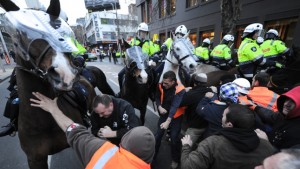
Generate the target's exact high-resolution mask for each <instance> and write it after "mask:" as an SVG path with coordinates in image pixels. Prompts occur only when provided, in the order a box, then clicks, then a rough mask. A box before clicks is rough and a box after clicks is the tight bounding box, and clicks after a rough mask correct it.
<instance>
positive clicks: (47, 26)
mask: <svg viewBox="0 0 300 169" xmlns="http://www.w3.org/2000/svg"><path fill="white" fill-rule="evenodd" d="M0 3H1V5H2V7H3V8H4V9H5V10H6V11H7V13H6V14H5V17H6V19H7V21H6V22H5V23H6V26H7V30H8V31H9V34H10V35H11V37H12V40H13V44H14V47H15V51H16V63H17V70H16V74H17V86H18V91H19V98H20V100H21V102H20V112H19V119H18V126H19V127H18V128H19V139H20V143H21V147H22V149H23V151H24V152H25V154H26V155H27V159H28V164H29V167H30V168H31V169H45V168H48V165H47V158H48V155H50V154H54V153H57V152H59V151H61V150H63V149H65V148H67V147H68V146H69V145H68V143H67V140H66V136H65V134H64V131H62V130H61V129H60V128H59V127H58V126H57V124H56V122H55V121H54V119H53V118H52V117H51V115H50V114H49V113H47V112H45V111H43V110H42V109H40V108H35V107H31V106H30V101H29V98H32V97H33V95H32V92H40V93H43V94H44V95H46V96H48V97H50V98H54V97H58V101H57V102H58V106H59V108H60V109H61V110H62V111H63V112H64V113H65V114H66V115H67V116H68V117H70V118H71V119H73V120H74V121H75V122H78V123H82V118H81V114H80V111H79V109H78V108H77V107H74V105H73V104H71V103H70V102H69V101H67V100H66V99H65V98H66V97H64V95H65V91H70V90H72V86H73V84H74V83H75V82H76V81H77V80H79V76H78V75H77V71H76V69H74V67H73V66H72V64H71V63H70V53H71V52H73V51H75V50H76V49H75V47H74V45H72V44H69V43H68V41H67V40H66V39H65V38H66V37H67V36H68V35H72V34H73V32H72V30H71V28H70V27H69V26H68V25H67V23H65V22H64V21H63V20H62V19H60V18H59V17H58V16H59V13H60V3H59V1H58V0H51V3H50V6H49V8H48V9H47V12H43V11H36V10H30V9H22V10H21V9H19V7H18V6H16V5H15V4H14V3H13V2H11V1H9V0H6V1H0ZM80 81H81V84H82V85H83V86H85V88H86V90H87V92H88V93H90V94H91V96H90V97H88V98H87V101H88V106H90V105H91V98H93V95H95V93H94V90H93V88H92V87H91V85H90V84H89V83H87V81H85V80H82V79H81V80H80Z"/></svg>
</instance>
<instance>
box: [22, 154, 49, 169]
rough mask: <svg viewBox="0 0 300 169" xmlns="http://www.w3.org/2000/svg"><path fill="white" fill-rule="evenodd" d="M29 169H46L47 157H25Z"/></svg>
mask: <svg viewBox="0 0 300 169" xmlns="http://www.w3.org/2000/svg"><path fill="white" fill-rule="evenodd" d="M27 161H28V165H29V168H30V169H48V163H47V161H48V156H40V157H38V158H32V157H29V156H28V157H27Z"/></svg>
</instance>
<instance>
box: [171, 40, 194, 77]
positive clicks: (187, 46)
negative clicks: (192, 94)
mask: <svg viewBox="0 0 300 169" xmlns="http://www.w3.org/2000/svg"><path fill="white" fill-rule="evenodd" d="M173 39H174V41H173V43H172V46H171V48H170V50H169V52H168V54H167V61H169V62H171V63H172V64H173V65H179V66H182V67H183V68H184V69H185V70H186V71H187V72H189V73H190V74H192V73H194V72H195V70H196V66H197V62H196V61H195V58H194V53H193V51H194V49H195V48H194V46H193V44H192V43H191V41H190V40H189V39H188V38H185V37H183V38H176V37H173Z"/></svg>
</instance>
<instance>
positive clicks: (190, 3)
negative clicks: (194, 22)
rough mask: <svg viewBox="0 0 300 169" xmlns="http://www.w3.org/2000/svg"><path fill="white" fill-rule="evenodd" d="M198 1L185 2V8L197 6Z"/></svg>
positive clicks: (188, 0)
mask: <svg viewBox="0 0 300 169" xmlns="http://www.w3.org/2000/svg"><path fill="white" fill-rule="evenodd" d="M199 1H200V0H186V8H190V7H193V6H197V5H198V4H199Z"/></svg>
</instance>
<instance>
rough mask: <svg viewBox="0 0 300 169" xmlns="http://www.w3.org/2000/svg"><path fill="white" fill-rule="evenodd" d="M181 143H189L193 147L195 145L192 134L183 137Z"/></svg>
mask: <svg viewBox="0 0 300 169" xmlns="http://www.w3.org/2000/svg"><path fill="white" fill-rule="evenodd" d="M181 143H182V145H183V146H184V145H186V144H187V145H189V146H190V147H192V145H193V141H192V140H191V136H190V135H185V136H184V137H183V138H182V139H181Z"/></svg>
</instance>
